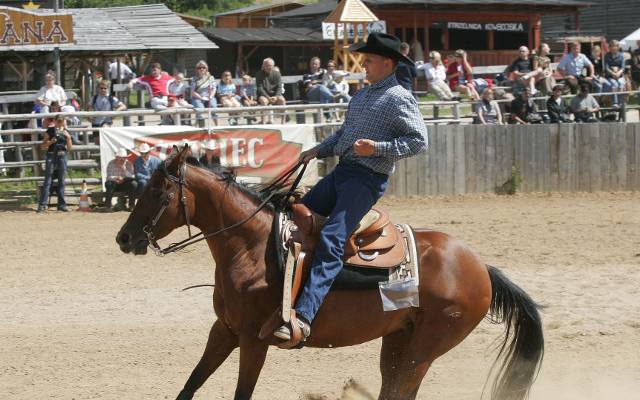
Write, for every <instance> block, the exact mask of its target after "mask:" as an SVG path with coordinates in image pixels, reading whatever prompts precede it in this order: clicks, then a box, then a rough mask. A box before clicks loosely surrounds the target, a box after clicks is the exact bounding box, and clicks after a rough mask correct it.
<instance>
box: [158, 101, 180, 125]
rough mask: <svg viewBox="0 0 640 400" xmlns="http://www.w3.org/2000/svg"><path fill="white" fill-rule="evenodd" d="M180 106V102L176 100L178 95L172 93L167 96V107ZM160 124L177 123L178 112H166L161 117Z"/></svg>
mask: <svg viewBox="0 0 640 400" xmlns="http://www.w3.org/2000/svg"><path fill="white" fill-rule="evenodd" d="M172 108H178V102H177V101H176V96H174V95H172V94H170V95H169V96H167V108H166V110H168V109H172ZM160 125H176V114H164V115H162V118H161V119H160Z"/></svg>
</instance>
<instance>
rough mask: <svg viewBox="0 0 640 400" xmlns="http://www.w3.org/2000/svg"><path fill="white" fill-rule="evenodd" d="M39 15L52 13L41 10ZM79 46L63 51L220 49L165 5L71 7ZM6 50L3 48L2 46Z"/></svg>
mask: <svg viewBox="0 0 640 400" xmlns="http://www.w3.org/2000/svg"><path fill="white" fill-rule="evenodd" d="M33 11H34V12H35V13H42V14H50V13H51V12H52V10H45V9H38V10H33ZM64 12H65V13H71V14H72V15H73V35H74V39H75V40H74V41H75V43H74V44H73V45H70V46H68V47H65V48H61V49H60V50H61V51H63V52H76V51H90V52H109V51H148V50H173V49H217V48H218V46H216V44H215V43H213V42H212V41H211V40H209V39H208V38H207V37H205V36H204V35H203V34H202V33H200V32H198V30H197V29H196V28H194V27H193V26H191V25H189V24H188V23H187V22H185V21H184V20H182V19H181V18H180V17H179V16H178V15H177V14H175V13H174V12H173V11H171V10H170V9H169V8H167V7H166V6H165V5H164V4H149V5H140V6H128V7H108V8H67V9H64ZM53 47H54V46H53V45H25V46H20V47H19V48H17V47H14V48H13V51H52V50H53ZM0 51H2V47H0Z"/></svg>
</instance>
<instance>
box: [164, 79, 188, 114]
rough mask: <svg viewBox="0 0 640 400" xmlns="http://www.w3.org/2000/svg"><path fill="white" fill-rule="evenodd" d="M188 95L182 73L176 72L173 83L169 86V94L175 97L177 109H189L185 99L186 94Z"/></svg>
mask: <svg viewBox="0 0 640 400" xmlns="http://www.w3.org/2000/svg"><path fill="white" fill-rule="evenodd" d="M188 93H189V87H188V86H187V83H186V82H185V79H184V74H183V73H182V72H178V73H177V74H176V75H175V76H174V78H173V82H171V84H170V85H169V94H172V95H174V96H175V97H176V104H177V105H178V107H189V108H190V107H191V104H189V102H188V101H187V99H186V96H187V94H188Z"/></svg>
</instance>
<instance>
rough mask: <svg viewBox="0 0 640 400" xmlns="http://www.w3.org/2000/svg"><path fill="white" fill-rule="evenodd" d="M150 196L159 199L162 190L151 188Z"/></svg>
mask: <svg viewBox="0 0 640 400" xmlns="http://www.w3.org/2000/svg"><path fill="white" fill-rule="evenodd" d="M151 196H153V197H154V198H155V199H159V198H160V196H162V190H161V189H158V188H151Z"/></svg>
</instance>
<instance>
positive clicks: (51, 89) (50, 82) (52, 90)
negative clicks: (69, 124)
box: [35, 71, 75, 114]
mask: <svg viewBox="0 0 640 400" xmlns="http://www.w3.org/2000/svg"><path fill="white" fill-rule="evenodd" d="M44 82H45V85H44V86H43V87H41V88H40V91H39V92H38V94H37V96H36V101H35V103H36V104H38V105H39V106H40V112H41V113H43V114H47V113H49V106H50V105H51V102H53V101H57V102H58V104H59V105H60V106H61V109H60V111H62V112H74V111H75V109H74V108H73V106H68V105H66V103H67V95H66V93H65V92H64V89H63V88H62V86H59V85H56V75H55V74H54V73H53V71H48V72H47V74H46V75H45V76H44Z"/></svg>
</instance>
